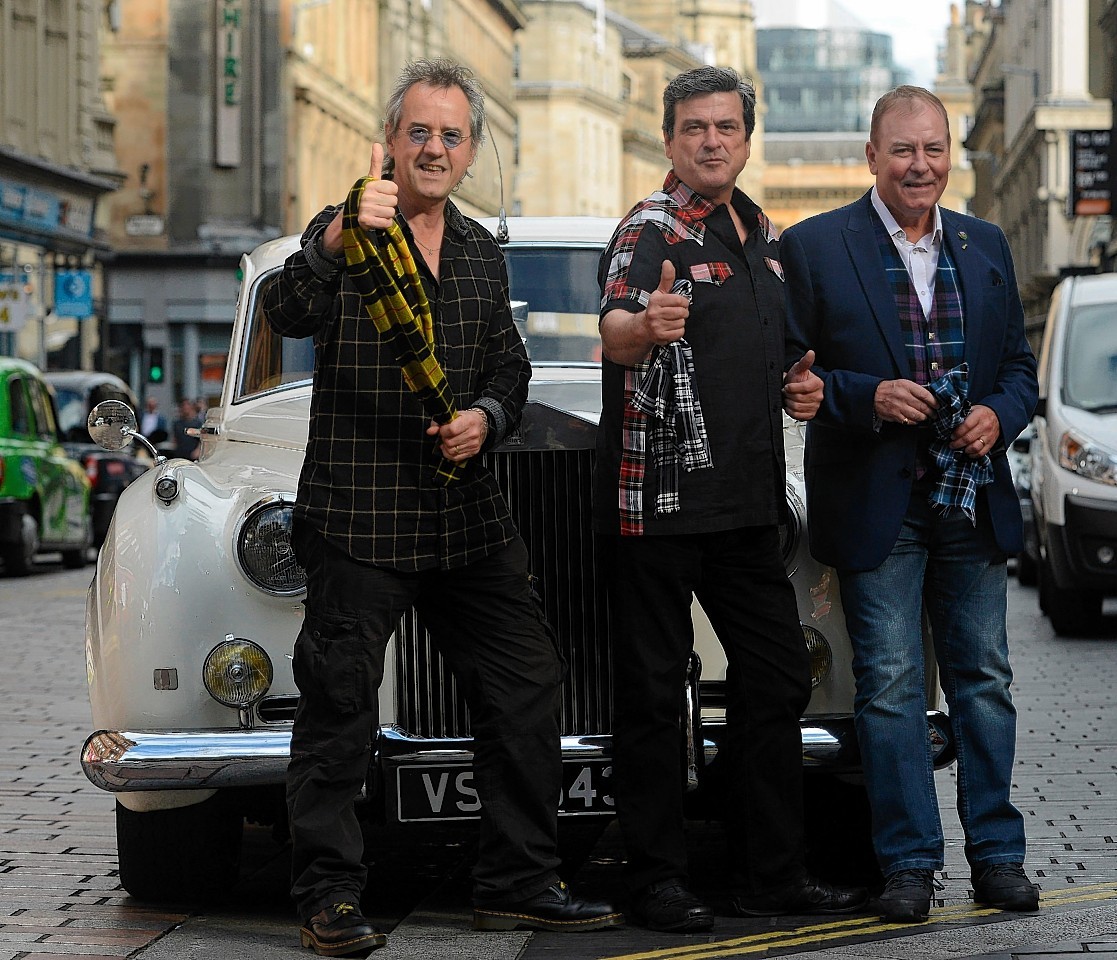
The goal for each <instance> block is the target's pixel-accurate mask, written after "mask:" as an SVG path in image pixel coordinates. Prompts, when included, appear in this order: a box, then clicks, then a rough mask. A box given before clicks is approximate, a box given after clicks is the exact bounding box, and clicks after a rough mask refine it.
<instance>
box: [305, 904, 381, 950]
mask: <svg viewBox="0 0 1117 960" xmlns="http://www.w3.org/2000/svg"><path fill="white" fill-rule="evenodd" d="M299 934H300V936H301V937H302V943H303V946H304V947H309V948H310V949H311V950H313V951H314V952H315V953H316V954H318V956H320V957H367V956H368V955H369V954H370V953H372V951H373V950H375V949H376V948H377V947H382V946H384V944H386V943H387V942H388V938H387V937H386V936H384V934H382V933H381V932H380V931H379V930H377V929H376V927H374V926H373V925H372V924H371V923H369V922H368V920H366V919H365V918H364V917H363V916H362V915H361V911H360V908H359V907H358V906H357V905H356V904H355V903H344V902H342V903H335V904H334V905H333V906H331V907H326V909H325V910H320V911H319V912H318V913H316V914H315V915H314V916H313V917H311V918H310V919H309V920H307V922H306V926H304V927H302V928H300V930H299Z"/></svg>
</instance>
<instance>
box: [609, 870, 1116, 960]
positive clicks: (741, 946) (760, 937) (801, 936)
mask: <svg viewBox="0 0 1117 960" xmlns="http://www.w3.org/2000/svg"><path fill="white" fill-rule="evenodd" d="M1114 898H1117V884H1112V883H1095V884H1084V885H1082V886H1075V887H1066V888H1063V889H1060V890H1053V891H1050V892H1047V893H1042V894H1040V901H1041V902H1042V903H1043V904H1046V905H1047V906H1061V905H1064V904H1069V903H1085V902H1087V901H1091V900H1111V899H1114ZM1003 912H1004V911H1002V910H997V909H995V908H993V907H980V906H977V905H976V904H963V905H958V906H953V907H946V908H944V909H942V910H935V911H934V912H933V913H932V914H931V919H930V920H929V921H928V922H927V923H921V924H911V923H883V922H881V921H880V920H878V919H877V918H874V917H851V918H849V919H845V920H834V921H829V922H826V923H818V924H811V925H808V926H804V927H796V928H795V929H794V930H771V931H768V932H766V933H757V934H751V935H749V936H745V937H732V938H730V939H727V940H717V941H715V942H713V943H697V944H690V945H686V946H679V947H664V948H663V949H660V950H649V951H646V952H644V953H626V954H611V955H609V956H608V957H601V958H599V960H714V958H717V957H743V956H747V955H748V954H753V953H765V952H767V951H768V950H772V949H776V948H785V947H797V946H803V945H805V944H811V943H818V944H821V943H824V942H826V941H830V940H839V939H843V938H850V939H852V938H854V937H857V938H858V939H860V938H862V937H865V936H868V935H872V934H882V933H890V932H892V931H895V930H906V931H907V932H909V933H912V934H917V933H922V932H927V931H932V930H936V929H937V925H938V924H941V923H944V922H950V921H957V920H971V919H977V918H980V917H990V916H994V915H996V914H1001V913H1003ZM1021 916H1034V914H1021Z"/></svg>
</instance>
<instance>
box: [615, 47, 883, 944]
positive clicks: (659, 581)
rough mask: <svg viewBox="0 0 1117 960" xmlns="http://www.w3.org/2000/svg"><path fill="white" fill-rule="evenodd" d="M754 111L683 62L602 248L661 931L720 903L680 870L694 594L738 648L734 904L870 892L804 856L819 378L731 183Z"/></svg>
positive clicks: (620, 624)
mask: <svg viewBox="0 0 1117 960" xmlns="http://www.w3.org/2000/svg"><path fill="white" fill-rule="evenodd" d="M755 111H756V97H755V92H754V90H753V87H752V85H751V84H750V83H748V82H747V81H744V80H742V79H741V78H740V77H739V76H738V75H737V74H736V73H735V72H734V71H733V70H730V69H725V68H720V67H701V68H698V69H695V70H691V71H688V72H686V73H683V74H680V75H679V76H678V77H676V78H675V79H674V80H672V81H671V82H670V83H669V84H668V85H667V88H666V90H665V91H664V94H663V141H664V148H665V153H666V155H667V158H668V159H669V160H670V161H671V163H672V170H671V172H670V173H669V174H668V175H667V179H666V181H665V182H664V185H663V189H662V190H661V191H657V192H656V193H654V194H652V195H651V196H650V197H649V198H648V199H647V200H644V201H642V202H640V203H638V204H637V205H636V206H635V207H634V208H633V209H632V210H631V211H630V212H629V213H628V215H627V216H626V217H625V218H624V219H623V220H622V222H621V224H620V227H619V228H618V230H617V232H616V233H615V235H614V237H613V239H612V241H611V243H610V245H609V247H608V248H607V250H606V251H605V253H604V255H603V257H602V260H601V270H600V281H601V284H602V288H603V296H602V301H601V341H602V353H603V361H602V388H601V392H602V413H601V423H600V427H599V430H598V434H597V453H598V459H597V472H596V479H595V505H594V516H595V524H596V528H597V531H598V533H599V535H600V541H601V543H602V545H603V548H604V550H605V554H606V558H607V562H606V564H605V569H606V570H607V571H608V573H607V576H608V588H609V598H610V604H611V608H612V614H613V623H614V624H615V631H614V634H613V642H614V646H613V691H614V693H613V696H614V709H613V744H614V778H613V782H614V795H615V797H616V804H617V816H618V819H619V825H620V829H621V833H622V836H623V838H624V843H625V848H626V851H627V862H626V868H625V869H626V879H627V882H628V886H629V888H630V894H631V906H630V910H629V916H630V918H631V919H633V920H634V921H635V922H636V923H639V924H640V925H642V926H645V927H649V928H651V929H653V930H677V931H694V930H706V929H709V928H710V927H711V926H713V922H714V916H713V912H712V910H711V909H710V907H709V906H708V905H707V904H705V903H704V902H703V901H702V900H700V899H699V898H698V897H697V896H695V894H694V893H693V892H692V891H691V890H690V888H689V880H688V876H687V851H686V841H685V836H684V829H683V789H684V770H683V762H682V758H681V751H680V744H681V743H682V728H681V719H680V705H681V703H682V699H683V690H684V686H685V683H686V676H687V664H688V662H689V660H690V656H691V653H692V649H693V629H692V625H691V600H692V597H693V596H697V597H698V599H699V600H700V601H701V603H702V607H703V609H704V610H705V612H706V614H707V615H708V616H709V619H710V622H711V623H712V624H713V627H714V630H715V631H716V633H717V636H718V639H719V641H720V642H721V644H722V646H723V647H724V648H725V654H726V659H727V661H728V672H727V681H728V689H729V702H728V707H727V721H728V734H727V736H728V740H727V742H726V743H725V744H723V747H724V749H725V751H726V755H727V763H728V766H729V769H730V780H731V785H732V788H733V797H734V800H733V816H732V820H731V822H730V825H729V829H730V838H731V846H730V850H731V856H732V859H733V867H734V884H735V889H734V891H733V903H734V905H735V907H736V909H737V910H738V911H739V912H740V913H742V914H746V915H760V916H767V915H777V914H785V913H788V914H809V913H845V912H849V911H853V910H856V909H858V908H859V907H861V906H862V905H863V904H864V902H865V900H866V893H865V891H863V890H854V889H845V888H840V887H834V886H831V885H829V884H827V883H824V882H822V881H819V880H817V879H815V878H813V877H811V876H809V875H808V873H807V871H806V869H805V868H804V843H803V796H802V794H803V766H802V740H801V734H800V728H799V717H800V715H801V714H802V712H803V710H804V709H805V707H806V705H807V701H808V700H809V698H810V692H811V679H810V665H809V662H808V657H807V650H806V645H805V644H804V642H803V634H802V631H801V628H800V626H799V614H798V609H797V605H796V600H795V593H794V589H793V587H792V585H791V583H790V582H789V580H788V578H787V571H786V569H785V568H784V564H783V559H782V557H781V554H780V544H779V524H780V523H781V522H782V521H784V520H785V519H786V518H785V513H786V496H785V492H784V487H785V467H784V451H783V411H782V406H783V403H785V402H786V404H787V407H788V410H789V412H792V413H793V415H795V416H798V417H800V418H802V419H806V418H809V417H810V416H811V415H812V414H813V411H814V410H815V409H817V407H818V403H819V400H820V398H821V394H820V388H821V382H820V381H819V379H818V378H817V377H814V376H813V375H811V374H810V372H809V369H808V368H809V366H810V360H811V358H810V357H807V358H805V362H804V363H801V364H800V365H798V366H797V367H796V368H794V369H793V370H792V371H791V373H790V374H789V375H788V376H787V377H786V378H785V376H784V373H783V368H784V291H783V276H782V274H781V272H780V269H779V241H778V240H777V239H776V235H775V231H774V229H773V228H772V225H771V223H770V222H769V221H768V218H767V217H766V216H765V215H764V213H763V212H762V211H761V209H760V208H759V207H758V206H757V205H756V204H755V203H754V202H753V201H752V200H751V199H749V198H748V197H747V196H745V194H743V193H742V192H741V191H740V190H738V189H737V188H736V187H735V185H734V184H735V182H736V179H737V176H738V175H739V174H740V173H741V171H742V169H744V166H745V163H746V161H747V160H748V158H749V152H750V149H751V137H752V131H753V127H754V124H755V115H756V113H755ZM680 380H682V381H685V384H684V385H683V386H682V387H681V388H680V387H675V388H674V389H672V387H673V385H675V384H678V383H680ZM781 391H784V392H782V393H781ZM680 424H681V425H680ZM676 431H677V432H676Z"/></svg>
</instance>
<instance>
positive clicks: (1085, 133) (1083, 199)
mask: <svg viewBox="0 0 1117 960" xmlns="http://www.w3.org/2000/svg"><path fill="white" fill-rule="evenodd" d="M1112 139H1113V137H1112V132H1111V131H1109V130H1072V131H1071V133H1070V171H1071V185H1070V194H1069V196H1068V197H1067V216H1070V217H1082V216H1098V215H1106V214H1108V213H1110V212H1112V210H1113V178H1112V173H1113V167H1114V163H1113V148H1112Z"/></svg>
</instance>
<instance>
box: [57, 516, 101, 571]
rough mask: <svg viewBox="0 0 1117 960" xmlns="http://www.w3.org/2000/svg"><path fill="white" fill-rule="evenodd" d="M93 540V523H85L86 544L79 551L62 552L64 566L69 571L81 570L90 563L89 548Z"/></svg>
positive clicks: (88, 521) (87, 521)
mask: <svg viewBox="0 0 1117 960" xmlns="http://www.w3.org/2000/svg"><path fill="white" fill-rule="evenodd" d="M92 539H93V523H92V521H90V520H86V521H85V542H84V543H83V544H82V545H81V546H80V547H78V549H77V550H63V551H62V566H64V567H65V568H66V569H67V570H80V569H81V568H82V567H84V566H85V565H86V564H87V563H88V562H89V547H90V545H91V543H92Z"/></svg>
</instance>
